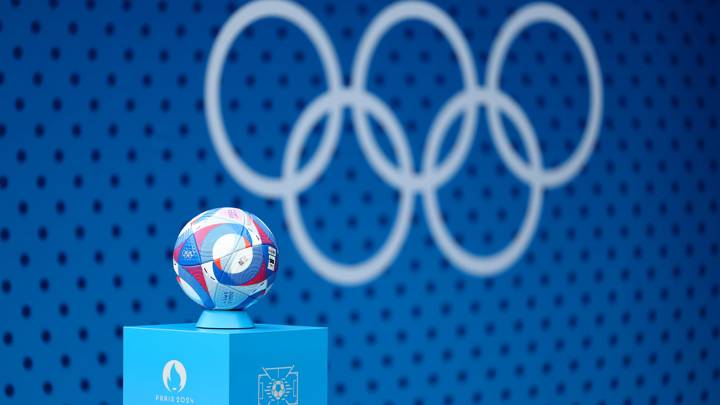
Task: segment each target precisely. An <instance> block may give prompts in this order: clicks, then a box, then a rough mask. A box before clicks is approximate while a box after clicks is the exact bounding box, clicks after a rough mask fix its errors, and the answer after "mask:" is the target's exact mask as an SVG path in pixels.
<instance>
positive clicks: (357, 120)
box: [205, 0, 603, 285]
mask: <svg viewBox="0 0 720 405" xmlns="http://www.w3.org/2000/svg"><path fill="white" fill-rule="evenodd" d="M270 17H275V18H281V19H285V20H287V21H288V22H290V23H292V24H294V25H295V26H296V27H297V28H299V29H300V30H301V31H303V32H304V33H305V35H307V37H308V38H309V39H310V41H311V43H312V44H313V45H314V46H315V48H316V49H317V51H318V54H319V56H320V60H321V62H322V66H323V69H324V71H325V75H326V77H327V82H328V89H327V91H326V92H325V93H323V94H321V95H320V96H318V97H317V98H316V99H315V100H313V101H312V102H311V103H310V104H309V105H308V106H307V107H306V108H305V109H304V110H303V111H302V113H301V114H300V117H299V118H298V120H297V122H296V123H295V126H294V127H293V128H292V131H291V133H290V138H289V140H288V144H287V146H286V149H285V155H284V156H285V158H284V160H283V165H282V174H281V176H280V177H268V176H265V175H262V174H259V173H257V172H255V171H254V170H253V169H252V168H250V167H249V166H248V165H247V164H246V163H245V162H243V161H242V160H241V159H240V157H239V156H237V154H236V153H235V151H234V149H233V147H232V144H231V143H230V140H229V137H228V134H227V131H226V129H225V125H224V121H223V117H222V112H221V108H220V82H221V78H222V70H223V67H224V63H225V59H226V58H227V55H228V52H229V50H230V47H231V46H232V43H233V42H234V41H235V39H236V38H237V36H238V35H239V34H240V33H241V32H242V31H243V30H244V29H245V28H247V27H248V26H249V25H250V24H252V23H253V22H255V21H257V20H260V19H264V18H270ZM407 20H420V21H422V22H425V23H428V24H430V25H432V26H433V27H434V28H435V29H437V30H438V31H439V32H440V33H441V34H442V35H444V37H445V38H446V39H447V40H448V42H449V44H450V46H451V48H452V49H453V52H454V53H455V56H456V57H457V60H458V63H459V66H460V73H461V76H462V82H463V86H464V88H463V89H462V90H461V91H459V92H458V93H457V94H455V95H454V96H453V97H451V98H450V99H449V100H448V101H447V102H446V103H445V104H444V105H443V106H442V107H441V108H440V110H439V112H438V115H437V116H436V117H435V119H434V120H433V122H432V124H431V126H430V131H429V134H428V139H427V142H426V146H425V150H424V151H423V154H422V161H421V164H420V170H419V171H416V170H415V165H414V162H413V156H412V152H411V149H410V145H409V144H408V140H407V137H406V135H405V132H404V130H403V128H402V126H401V125H400V124H399V122H398V120H397V118H396V117H395V115H394V114H393V112H392V110H391V109H390V108H389V107H388V106H387V105H386V104H385V103H384V102H383V101H382V100H380V99H379V98H377V97H376V96H374V95H372V94H370V93H369V92H368V91H367V89H366V80H367V74H368V70H369V65H370V61H371V57H372V55H373V54H374V52H375V49H376V47H377V45H378V43H379V42H380V40H381V39H382V38H383V36H384V35H385V34H386V33H387V32H388V31H389V30H390V29H391V28H393V27H394V26H395V25H397V24H399V23H401V22H403V21H407ZM540 22H546V23H552V24H555V25H557V26H559V27H561V28H562V29H563V30H565V31H566V32H567V33H568V34H569V35H570V37H571V38H572V40H573V41H575V43H576V44H577V46H578V47H579V50H580V53H581V55H582V57H583V60H584V62H585V65H586V67H587V71H588V81H589V86H590V103H589V111H588V120H587V126H586V127H585V130H584V132H583V136H582V139H581V140H580V142H579V144H578V146H577V147H576V149H575V150H574V151H573V153H572V154H571V155H570V157H569V158H568V159H567V160H566V161H565V162H563V163H561V164H559V165H558V166H557V167H551V168H546V167H545V166H544V165H543V161H542V154H541V150H540V147H539V141H538V138H537V135H536V133H535V130H534V129H533V126H532V124H531V123H530V121H529V120H528V118H527V116H526V115H525V113H524V111H523V110H522V108H521V107H520V106H519V105H518V104H517V103H516V102H515V101H514V100H513V99H512V98H511V97H510V96H509V95H508V94H506V93H504V92H503V91H502V90H501V89H500V74H501V71H502V66H503V63H504V59H505V57H506V55H507V53H508V51H509V49H510V46H511V45H512V42H513V40H514V39H515V38H516V37H517V35H518V34H519V33H520V32H522V31H523V30H525V29H527V28H528V27H530V26H532V25H533V24H536V23H540ZM601 79H602V76H601V72H600V65H599V63H598V58H597V55H596V53H595V49H594V47H593V45H592V42H591V41H590V39H589V37H588V35H587V33H586V32H585V31H584V30H583V28H582V26H581V25H580V24H579V23H578V21H577V20H576V19H575V18H574V17H573V16H572V15H571V14H569V13H568V12H567V11H565V10H564V9H562V8H560V7H558V6H555V5H552V4H548V3H535V4H530V5H527V6H524V7H522V8H521V9H519V10H518V11H517V12H515V13H514V14H513V15H511V16H510V18H509V19H508V21H506V22H505V24H504V25H503V26H502V27H501V28H500V31H499V33H498V35H497V37H496V39H495V41H494V43H493V45H492V48H491V50H490V54H489V58H488V66H487V71H486V75H485V83H486V84H485V86H484V87H483V86H482V85H480V84H479V83H478V78H477V67H476V66H475V63H474V61H473V59H472V53H471V51H470V47H469V45H468V43H467V41H466V40H465V37H464V36H463V34H462V31H461V30H460V28H459V27H458V26H457V25H456V24H455V23H454V21H453V20H452V19H451V18H450V16H448V15H447V13H445V12H444V11H443V10H442V9H440V8H438V7H437V6H434V5H432V4H430V3H427V2H424V1H402V2H398V3H395V4H392V5H390V6H388V7H386V8H385V9H384V10H382V11H381V12H380V14H378V16H376V17H375V19H374V20H373V21H372V22H371V23H370V25H369V27H368V29H367V30H366V31H365V33H364V34H363V36H362V38H361V40H360V44H359V45H358V49H357V52H356V54H355V58H354V64H353V69H352V75H351V83H350V84H349V85H347V86H346V85H344V84H343V82H342V71H341V69H340V64H339V62H338V57H337V54H336V51H335V48H334V46H333V44H332V41H331V40H330V37H329V36H328V34H327V33H326V32H325V30H324V28H323V27H322V25H321V24H320V23H319V22H318V21H317V20H316V19H315V17H313V15H312V14H310V13H309V12H308V11H307V10H306V9H304V8H303V7H302V6H300V5H298V4H296V3H292V2H289V1H285V0H262V1H259V0H256V1H253V2H251V3H249V4H247V5H245V6H243V7H241V8H240V9H238V10H237V11H235V13H234V14H233V15H232V16H231V17H230V19H228V21H227V22H226V23H225V24H224V25H223V27H222V29H221V30H220V33H219V34H218V37H217V38H216V40H215V43H214V44H213V47H212V50H211V52H210V58H209V61H208V67H207V71H206V76H205V100H206V106H207V108H206V109H205V116H206V119H207V122H208V129H209V132H210V137H211V140H212V143H213V146H214V148H215V150H216V152H217V153H218V156H219V157H220V160H221V162H222V164H223V165H224V166H225V168H226V169H227V170H228V172H230V174H231V175H232V176H233V178H234V179H235V180H236V181H237V182H238V183H239V184H240V185H242V186H243V187H245V188H247V189H248V190H250V191H252V192H254V193H256V194H258V195H260V196H263V197H266V198H274V199H281V200H282V202H283V209H284V213H285V217H286V219H287V222H288V229H289V231H290V236H291V238H292V240H293V242H294V243H295V245H296V247H297V250H298V252H299V253H300V255H301V256H302V257H303V259H304V260H305V261H306V262H307V263H308V264H309V265H310V267H311V268H312V269H313V270H314V271H315V272H316V273H317V274H318V275H320V276H321V277H323V278H325V279H326V280H328V281H330V282H332V283H335V284H339V285H361V284H364V283H367V282H369V281H371V280H373V279H375V278H377V277H379V276H380V275H381V274H382V273H383V272H384V271H385V270H387V268H388V267H389V266H390V265H391V264H392V263H393V261H394V260H395V258H396V257H397V255H398V254H399V252H400V250H401V249H402V246H403V244H404V243H405V240H406V238H407V236H408V233H409V230H410V226H411V220H412V213H413V211H414V202H415V196H416V195H420V196H421V197H422V201H423V207H424V212H425V216H426V218H427V221H428V225H429V227H430V230H431V233H432V236H433V238H434V240H435V242H436V243H437V245H438V247H439V249H440V250H441V251H442V252H443V254H444V255H445V256H446V257H447V258H448V260H450V262H452V263H453V264H454V265H455V266H456V267H458V268H459V269H460V270H462V271H464V272H466V273H468V274H470V275H475V276H489V275H493V274H497V273H500V272H502V271H504V270H506V269H507V268H508V267H509V266H511V265H512V264H513V263H515V262H516V261H517V259H518V258H519V257H520V256H521V255H522V254H523V253H524V252H525V250H526V249H527V247H528V245H529V244H530V242H531V241H532V238H533V236H534V234H535V231H536V230H537V226H538V223H539V220H540V215H541V212H542V201H543V195H544V192H545V190H546V189H548V188H554V187H559V186H561V185H563V184H565V183H567V182H569V181H571V180H572V179H573V178H574V177H575V176H576V175H577V174H578V173H579V172H580V170H581V169H582V167H583V166H584V165H585V164H586V162H587V161H588V159H589V158H590V155H591V153H592V150H593V148H594V146H595V143H596V141H597V138H598V135H599V129H600V121H601V118H602V105H603V89H602V82H601ZM481 107H484V108H485V109H486V114H487V120H488V125H489V128H490V135H491V139H492V141H493V144H494V146H495V148H496V150H497V151H498V153H499V155H500V158H501V160H502V161H503V162H504V163H505V165H507V167H508V168H509V170H510V172H511V173H512V174H513V175H514V176H516V177H517V178H518V179H519V180H521V181H522V182H524V183H525V184H526V185H527V186H528V187H529V190H530V194H529V198H528V206H527V210H526V213H525V216H524V218H523V221H522V223H521V225H520V229H519V230H518V232H517V233H516V235H515V236H514V238H513V240H512V241H511V242H510V243H509V244H508V245H507V246H506V247H505V248H503V249H501V250H500V251H498V252H495V253H492V254H489V255H476V254H473V253H470V252H468V251H467V250H466V249H464V248H463V247H462V246H460V245H459V244H458V243H457V241H455V240H454V238H453V237H452V235H451V234H450V232H449V231H448V229H447V226H446V224H445V223H444V221H443V218H442V214H441V211H440V208H439V203H438V199H437V190H438V189H439V188H441V187H442V186H443V185H444V184H446V183H447V182H448V181H450V179H452V177H453V176H454V175H455V174H457V172H458V171H459V170H460V167H461V166H462V164H463V162H465V161H466V159H467V158H468V153H469V151H470V145H471V144H472V141H473V139H474V136H475V132H476V127H477V120H478V117H477V114H478V109H479V108H481ZM344 109H350V110H351V113H352V122H353V125H354V127H355V133H356V136H357V139H358V143H359V145H360V149H361V151H362V153H363V155H364V156H365V158H366V159H367V160H368V163H369V164H370V167H371V168H372V169H373V170H374V171H375V172H376V173H377V174H378V175H379V176H380V178H381V179H382V180H383V181H384V182H385V183H387V184H388V185H390V186H391V187H394V188H395V189H397V190H398V191H399V195H400V200H399V207H398V213H397V217H396V219H395V222H394V223H393V226H392V228H391V230H390V233H389V235H388V237H387V239H386V240H385V241H384V242H383V245H382V246H381V247H380V249H379V250H378V251H377V252H375V253H374V254H373V255H372V256H371V257H370V258H367V259H365V260H364V261H362V262H360V263H356V264H344V263H340V262H338V261H336V260H334V259H332V258H330V257H328V256H327V255H326V254H325V253H323V252H322V251H321V250H320V249H319V248H318V247H317V246H316V245H315V243H314V242H313V241H312V238H311V235H310V234H309V233H308V232H307V229H306V227H305V224H304V222H303V220H302V214H301V212H300V207H299V202H298V197H299V195H300V194H301V193H302V192H303V191H305V190H307V189H308V188H310V187H311V186H312V185H313V184H314V183H315V182H316V181H317V180H318V179H319V177H320V176H321V175H322V173H323V172H324V171H325V169H326V168H327V166H328V165H329V164H330V161H331V159H332V156H333V153H334V151H335V149H336V148H337V145H338V142H339V138H340V135H341V121H342V116H343V110H344ZM461 114H462V123H461V126H460V132H459V136H458V137H457V140H456V141H455V143H454V144H453V145H452V146H451V148H450V151H449V153H448V154H447V157H445V158H444V160H443V161H440V162H438V159H439V156H440V148H441V146H442V145H443V141H444V140H445V137H446V136H447V135H448V130H449V128H450V127H451V124H452V123H453V122H455V121H456V120H457V118H458V117H459V116H460V115H461ZM326 116H327V117H328V121H327V125H326V127H325V131H324V134H323V137H322V139H321V141H320V145H319V146H318V148H317V150H316V151H315V153H314V155H313V156H311V157H310V159H309V161H308V163H306V164H305V165H303V166H302V167H301V166H300V157H301V152H302V149H303V147H304V145H305V143H306V141H307V138H308V137H309V135H310V133H311V131H312V129H313V127H314V126H315V125H316V124H317V123H318V122H319V121H320V120H321V119H322V118H324V117H326ZM368 116H370V117H372V118H373V119H374V120H375V121H376V122H378V123H379V124H380V125H381V126H382V127H383V129H384V131H385V133H386V134H387V136H388V137H389V140H390V144H391V147H392V149H393V152H394V155H395V156H396V157H397V164H395V163H393V162H391V161H390V160H389V159H388V158H387V157H386V156H385V154H384V153H383V152H382V150H381V148H380V147H379V146H378V143H377V141H376V138H375V135H374V134H373V133H372V129H371V126H370V125H369V121H368V118H369V117H368ZM502 116H505V117H506V118H508V119H509V120H510V122H511V123H512V124H513V125H514V126H515V127H516V129H517V132H518V134H519V135H520V138H521V141H522V144H523V147H524V148H525V151H526V155H527V161H525V160H524V159H523V158H522V157H520V155H519V154H518V153H517V152H516V151H515V149H514V148H513V146H512V144H511V142H510V140H509V139H508V137H507V134H506V132H505V128H504V126H503V123H502V118H501V117H502Z"/></svg>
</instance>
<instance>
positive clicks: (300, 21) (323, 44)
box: [205, 0, 342, 198]
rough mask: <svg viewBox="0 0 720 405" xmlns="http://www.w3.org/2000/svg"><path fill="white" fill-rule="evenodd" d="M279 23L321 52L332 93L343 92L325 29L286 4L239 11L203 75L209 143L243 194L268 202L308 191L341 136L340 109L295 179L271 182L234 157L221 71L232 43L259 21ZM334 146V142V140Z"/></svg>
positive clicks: (270, 1) (277, 1)
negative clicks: (291, 27)
mask: <svg viewBox="0 0 720 405" xmlns="http://www.w3.org/2000/svg"><path fill="white" fill-rule="evenodd" d="M269 17H276V18H281V19H285V20H287V21H289V22H291V23H293V24H295V26H297V28H298V29H300V30H301V31H303V32H304V33H305V34H306V35H307V36H308V38H309V39H310V41H311V42H312V43H313V45H314V46H315V49H316V50H317V51H318V54H319V56H320V60H321V62H322V65H323V68H324V70H325V76H326V77H327V79H328V91H329V92H335V91H338V90H339V89H341V88H342V77H341V70H340V62H338V58H337V54H336V53H335V48H334V47H333V46H332V42H331V41H330V37H329V36H328V35H327V33H326V32H325V29H324V28H323V27H322V25H321V24H320V23H319V22H318V21H317V19H315V17H314V16H313V15H312V14H310V13H309V12H308V11H307V10H305V9H304V8H303V7H301V6H299V5H297V4H295V3H291V2H288V1H283V0H262V1H253V2H251V3H248V4H247V5H245V6H243V7H241V8H240V9H238V10H237V11H236V12H235V13H234V14H233V15H232V16H231V17H230V19H228V21H227V22H225V24H224V25H223V27H222V29H221V30H220V32H219V33H218V36H217V38H216V39H215V43H214V44H213V47H212V50H211V51H210V57H209V59H208V66H207V71H206V74H205V103H206V108H205V117H206V120H207V122H208V128H209V130H210V139H211V140H212V142H213V146H214V147H215V151H216V152H217V154H218V156H220V161H221V162H222V164H223V165H224V166H225V168H226V169H227V170H228V172H229V173H230V175H231V176H233V178H234V179H235V181H237V182H238V183H239V184H241V185H242V186H244V187H245V188H247V189H249V190H251V191H253V192H254V193H256V194H259V195H261V196H263V197H268V198H280V197H282V196H283V194H284V193H285V192H287V191H288V190H289V189H305V188H308V187H310V185H312V183H314V182H315V181H316V180H317V178H318V177H319V176H320V174H321V172H322V170H321V166H323V164H322V161H324V160H329V159H331V158H332V150H333V149H334V147H333V145H332V143H333V142H332V141H333V138H337V137H338V136H339V135H340V124H341V123H342V116H341V115H340V109H339V108H337V107H336V106H332V108H331V109H330V119H329V120H328V123H327V124H326V127H325V136H323V138H322V140H321V141H320V145H319V146H318V148H317V151H316V152H315V155H313V157H312V158H311V159H310V161H309V162H308V163H307V164H306V165H305V166H304V167H303V168H302V169H301V170H300V172H299V174H295V173H293V176H292V177H282V178H277V177H269V176H265V175H263V174H259V173H257V172H255V171H254V170H253V169H251V168H250V167H249V166H247V164H245V162H244V161H243V160H242V159H240V157H239V156H237V154H236V153H235V148H234V147H233V145H232V143H231V142H230V137H229V136H228V134H227V129H226V128H225V123H224V120H223V117H222V108H220V82H221V80H222V69H223V65H224V63H225V59H226V58H227V54H228V52H229V51H230V48H231V47H232V44H233V42H234V41H235V39H236V38H237V36H238V35H240V33H241V32H242V31H243V30H244V29H245V28H247V27H248V26H249V25H250V24H252V23H253V22H255V21H256V20H259V19H264V18H269ZM335 141H336V140H335Z"/></svg>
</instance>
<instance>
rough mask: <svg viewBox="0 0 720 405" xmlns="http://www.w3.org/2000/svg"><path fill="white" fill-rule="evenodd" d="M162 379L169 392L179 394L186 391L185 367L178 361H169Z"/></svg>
mask: <svg viewBox="0 0 720 405" xmlns="http://www.w3.org/2000/svg"><path fill="white" fill-rule="evenodd" d="M162 378H163V384H165V389H166V390H168V392H170V393H171V394H179V393H180V392H182V390H184V389H185V384H186V383H187V373H186V372H185V366H184V365H183V364H182V363H181V362H179V361H177V360H170V361H168V362H167V363H165V367H164V368H163V372H162Z"/></svg>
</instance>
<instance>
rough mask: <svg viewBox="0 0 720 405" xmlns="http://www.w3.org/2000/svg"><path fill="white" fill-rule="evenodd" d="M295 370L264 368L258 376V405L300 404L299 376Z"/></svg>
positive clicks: (289, 368) (291, 368)
mask: <svg viewBox="0 0 720 405" xmlns="http://www.w3.org/2000/svg"><path fill="white" fill-rule="evenodd" d="M294 368H295V366H290V367H276V368H263V372H262V373H260V374H258V405H297V404H298V401H299V400H298V384H299V374H298V372H297V371H294Z"/></svg>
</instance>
